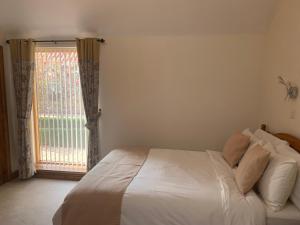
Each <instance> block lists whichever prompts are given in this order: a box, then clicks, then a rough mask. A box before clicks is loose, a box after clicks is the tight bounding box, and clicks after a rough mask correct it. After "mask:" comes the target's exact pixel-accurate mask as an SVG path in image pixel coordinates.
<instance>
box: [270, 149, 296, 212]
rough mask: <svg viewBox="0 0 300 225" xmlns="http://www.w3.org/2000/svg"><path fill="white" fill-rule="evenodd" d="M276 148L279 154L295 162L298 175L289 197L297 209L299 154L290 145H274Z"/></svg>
mask: <svg viewBox="0 0 300 225" xmlns="http://www.w3.org/2000/svg"><path fill="white" fill-rule="evenodd" d="M276 150H277V152H278V153H279V154H281V155H285V156H288V157H290V158H292V159H294V160H295V161H296V162H297V166H298V175H297V178H296V183H295V186H294V189H293V190H292V194H291V196H290V199H291V201H292V202H293V203H294V205H295V206H297V208H298V209H300V154H299V153H298V152H296V151H295V150H294V149H293V148H291V147H290V146H286V145H279V146H277V147H276Z"/></svg>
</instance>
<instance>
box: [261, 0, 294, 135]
mask: <svg viewBox="0 0 300 225" xmlns="http://www.w3.org/2000/svg"><path fill="white" fill-rule="evenodd" d="M299 12H300V1H299V0H281V1H280V2H279V4H278V7H277V10H276V13H275V17H274V20H273V22H272V24H271V27H270V30H269V32H268V34H267V50H266V56H265V63H264V65H265V66H264V68H263V93H264V95H263V101H262V117H261V121H262V122H265V123H266V124H267V125H269V127H270V130H272V131H275V132H278V131H280V132H288V133H291V134H293V135H296V136H299V137H300V126H299V124H300V99H299V98H298V99H297V100H296V101H285V100H284V97H285V95H286V92H285V89H284V87H283V86H282V85H280V84H279V83H278V81H277V76H279V75H282V76H283V77H285V78H287V79H289V80H291V81H292V82H293V83H294V84H296V85H298V86H299V87H300V25H299V21H300V13H299ZM293 117H294V119H293Z"/></svg>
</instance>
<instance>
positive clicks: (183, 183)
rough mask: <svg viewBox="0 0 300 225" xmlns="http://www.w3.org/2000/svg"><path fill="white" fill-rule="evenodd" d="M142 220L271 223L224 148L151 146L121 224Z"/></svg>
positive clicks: (172, 224)
mask: <svg viewBox="0 0 300 225" xmlns="http://www.w3.org/2000/svg"><path fill="white" fill-rule="evenodd" d="M141 224H143V225H265V224H266V213H265V207H264V205H263V204H262V202H261V200H260V199H259V198H258V196H257V195H256V194H255V193H254V192H253V191H251V192H249V193H248V194H247V195H246V196H244V195H242V194H241V193H240V192H239V190H238V189H237V186H236V183H235V180H234V175H233V171H232V169H231V168H230V167H229V166H228V165H227V163H226V162H225V161H224V160H223V157H222V156H221V154H220V153H219V152H213V151H206V152H196V151H181V150H170V149H151V151H150V153H149V156H148V159H147V160H146V162H145V164H144V166H143V167H142V169H141V170H140V172H139V173H138V175H137V176H136V177H135V178H134V180H133V181H132V182H131V184H130V185H129V186H128V188H127V190H126V192H125V195H124V197H123V203H122V215H121V225H141Z"/></svg>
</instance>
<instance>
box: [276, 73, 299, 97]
mask: <svg viewBox="0 0 300 225" xmlns="http://www.w3.org/2000/svg"><path fill="white" fill-rule="evenodd" d="M278 81H279V83H280V84H282V85H284V86H285V88H286V92H287V93H286V96H285V100H289V99H296V98H297V97H298V87H297V86H295V85H292V83H291V82H290V81H288V80H284V79H283V78H282V76H278Z"/></svg>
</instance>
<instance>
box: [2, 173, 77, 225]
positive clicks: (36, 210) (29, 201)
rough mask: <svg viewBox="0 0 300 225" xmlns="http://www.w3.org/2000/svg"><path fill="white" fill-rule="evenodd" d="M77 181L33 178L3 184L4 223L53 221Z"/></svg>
mask: <svg viewBox="0 0 300 225" xmlns="http://www.w3.org/2000/svg"><path fill="white" fill-rule="evenodd" d="M76 183H77V182H74V181H62V180H47V179H37V178H33V179H30V180H28V181H18V180H16V181H12V182H9V183H7V184H4V185H1V186H0V224H1V225H52V216H53V214H54V213H55V211H56V209H57V208H58V207H59V205H60V204H61V203H62V201H63V199H64V197H65V196H66V194H67V193H68V192H69V191H70V190H71V189H72V188H73V187H74V186H75V185H76Z"/></svg>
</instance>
